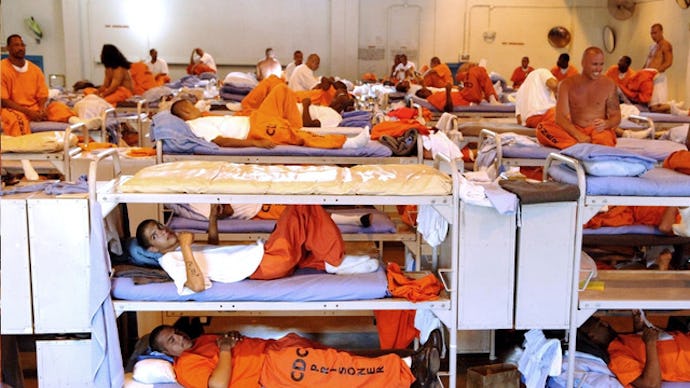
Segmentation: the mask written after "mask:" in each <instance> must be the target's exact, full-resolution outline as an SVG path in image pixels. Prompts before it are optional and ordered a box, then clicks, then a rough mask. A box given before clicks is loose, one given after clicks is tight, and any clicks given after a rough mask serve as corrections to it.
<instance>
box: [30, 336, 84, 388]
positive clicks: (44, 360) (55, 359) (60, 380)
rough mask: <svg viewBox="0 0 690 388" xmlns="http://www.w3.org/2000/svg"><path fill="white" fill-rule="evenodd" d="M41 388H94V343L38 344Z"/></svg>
mask: <svg viewBox="0 0 690 388" xmlns="http://www.w3.org/2000/svg"><path fill="white" fill-rule="evenodd" d="M36 370H37V372H38V386H39V387H41V388H52V387H55V388H63V387H79V388H83V387H93V379H92V374H93V372H92V365H91V340H48V341H36Z"/></svg>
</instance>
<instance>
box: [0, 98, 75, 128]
mask: <svg viewBox="0 0 690 388" xmlns="http://www.w3.org/2000/svg"><path fill="white" fill-rule="evenodd" d="M46 113H47V116H48V117H47V121H57V122H61V123H66V122H67V120H69V118H70V117H72V116H76V114H75V113H74V111H73V110H72V109H70V108H69V107H68V106H67V105H65V104H63V103H61V102H58V101H53V102H51V103H50V104H48V107H47V109H46ZM0 119H1V120H2V133H3V134H5V135H7V136H19V135H28V134H29V133H31V127H30V124H29V123H30V121H29V118H28V117H26V115H25V114H24V113H22V112H19V111H16V110H13V109H0Z"/></svg>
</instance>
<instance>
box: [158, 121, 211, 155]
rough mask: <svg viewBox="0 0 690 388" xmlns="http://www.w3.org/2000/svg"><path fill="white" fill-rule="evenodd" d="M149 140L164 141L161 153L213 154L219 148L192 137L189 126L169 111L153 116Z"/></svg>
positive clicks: (194, 136)
mask: <svg viewBox="0 0 690 388" xmlns="http://www.w3.org/2000/svg"><path fill="white" fill-rule="evenodd" d="M150 136H151V140H152V141H157V140H164V142H163V152H169V153H184V154H213V153H217V151H218V149H219V148H220V146H218V145H217V144H215V143H211V142H209V141H206V140H204V139H202V138H200V137H197V136H196V135H194V133H193V132H192V130H191V129H190V128H189V125H188V124H187V123H186V122H185V121H184V120H182V119H181V118H179V117H177V116H175V115H173V114H172V113H170V111H162V112H159V113H157V114H156V115H155V116H153V121H152V123H151V133H150Z"/></svg>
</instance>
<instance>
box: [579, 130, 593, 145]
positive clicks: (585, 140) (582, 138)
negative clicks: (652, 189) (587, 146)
mask: <svg viewBox="0 0 690 388" xmlns="http://www.w3.org/2000/svg"><path fill="white" fill-rule="evenodd" d="M575 138H576V139H577V142H578V143H591V142H592V138H591V137H589V136H587V135H585V134H584V133H581V132H580V133H577V134H576V135H575Z"/></svg>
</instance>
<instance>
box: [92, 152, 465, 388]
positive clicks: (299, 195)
mask: <svg viewBox="0 0 690 388" xmlns="http://www.w3.org/2000/svg"><path fill="white" fill-rule="evenodd" d="M106 157H113V161H114V163H113V168H114V170H115V176H116V177H117V178H115V179H114V180H112V181H109V182H98V183H96V182H95V176H96V171H97V169H98V162H99V161H101V160H102V159H104V158H106ZM446 165H447V166H446ZM443 166H446V167H445V168H444V171H446V172H441V171H440V170H438V169H435V168H434V167H430V166H425V165H367V166H354V167H351V168H346V167H335V166H264V165H242V164H234V163H227V162H209V161H190V162H175V163H166V164H161V165H154V166H151V167H149V168H146V169H144V170H141V171H139V173H137V174H136V175H135V176H133V177H132V176H129V177H127V176H120V167H119V161H118V158H117V155H116V153H115V152H113V151H112V150H108V151H105V152H103V153H101V154H99V155H98V156H97V157H96V160H94V162H92V164H91V166H90V171H89V177H90V178H93V179H90V180H89V182H91V183H90V188H89V189H90V191H89V197H90V201H91V202H92V203H96V202H97V203H99V204H100V205H101V207H102V208H103V214H107V213H109V212H110V211H111V210H112V209H113V208H114V207H115V206H117V205H118V204H120V203H188V202H197V203H198V202H207V203H284V204H322V205H358V204H366V205H377V204H378V205H384V204H385V205H397V204H401V205H402V204H405V205H407V204H417V205H426V206H430V207H432V208H433V209H435V210H436V211H437V212H438V214H439V216H440V217H442V218H443V219H444V220H445V221H446V222H448V223H449V224H450V232H449V234H450V235H449V236H447V237H446V239H445V241H444V243H443V244H442V245H441V246H440V249H439V251H440V255H439V261H438V265H439V268H438V269H435V270H436V272H437V276H438V277H439V278H440V280H441V281H442V283H443V284H444V286H445V291H442V294H441V296H440V298H439V299H437V300H433V301H427V302H417V303H415V302H411V301H408V300H405V299H401V298H391V297H386V295H385V294H386V293H385V288H386V286H385V281H384V282H383V283H381V279H384V280H385V274H384V273H383V272H382V271H378V272H374V273H371V274H365V275H366V277H370V278H375V280H376V279H378V281H375V283H374V284H375V285H374V286H373V287H374V291H373V292H369V294H368V295H367V296H364V297H362V296H351V295H345V296H343V295H339V296H335V295H332V296H330V297H328V296H324V295H325V293H324V290H323V289H321V290H320V294H319V295H311V296H309V297H306V298H300V299H299V300H296V299H295V298H287V297H282V298H278V300H276V298H275V295H269V296H268V297H267V298H268V299H270V300H259V301H257V300H251V299H252V298H250V297H247V298H242V297H240V300H235V298H230V297H227V295H225V296H216V297H215V300H209V301H203V300H198V301H192V300H189V301H180V300H143V298H142V297H139V298H135V300H124V299H114V300H113V304H114V308H115V311H116V314H118V315H119V314H122V313H123V312H126V311H182V312H184V311H187V312H192V311H245V312H252V311H253V312H258V311H261V312H265V313H271V312H273V313H276V312H280V311H296V312H297V311H299V312H300V313H301V314H308V315H320V314H323V313H324V312H326V313H330V314H335V313H346V312H347V311H359V312H362V311H370V310H409V309H412V310H416V309H430V310H432V311H433V312H434V314H435V315H436V316H437V317H438V318H439V319H440V320H441V321H442V322H443V324H444V325H445V326H446V327H447V328H448V330H449V343H450V349H449V354H450V360H449V365H450V367H449V371H448V372H447V373H445V374H446V375H447V376H448V378H449V379H450V386H455V384H456V382H455V380H456V362H457V360H456V358H457V355H456V343H457V332H456V327H457V324H456V322H457V311H456V310H457V297H458V296H457V292H456V291H455V289H454V287H452V285H454V284H457V269H456V266H457V256H458V230H457V225H458V222H457V220H458V212H459V206H458V204H459V194H458V182H459V177H458V172H457V168H456V167H455V165H454V164H451V163H450V161H445V162H444V164H443ZM436 167H441V164H440V162H437V163H436ZM185 171H186V172H185ZM449 174H450V175H449ZM182 175H185V177H182ZM281 176H282V177H283V178H280V177H281ZM261 177H263V179H260V178H261ZM257 178H259V179H257ZM267 178H270V179H267ZM376 183H378V184H376ZM191 185H193V186H195V188H194V187H192V186H191ZM309 276H317V277H323V276H330V277H331V278H333V276H331V275H321V274H317V275H301V276H295V277H291V278H284V279H278V280H277V282H292V281H294V280H295V279H294V278H300V277H302V278H303V279H308V277H309ZM348 279H350V278H348ZM298 280H302V279H298ZM322 280H323V279H321V278H319V279H318V280H316V281H317V282H318V284H319V285H320V286H319V287H318V288H323V283H321V281H322ZM334 280H338V281H341V282H342V280H341V279H334ZM360 280H362V279H360ZM312 281H315V280H312ZM358 281H359V280H358ZM250 282H255V281H253V280H247V279H245V280H243V281H242V282H241V284H242V285H245V284H246V285H249V284H250ZM257 282H276V281H273V280H272V281H257ZM268 284H273V283H268ZM275 284H276V285H277V284H278V283H275ZM449 285H451V286H450V287H449ZM112 286H113V288H112V295H113V296H115V298H117V296H118V295H119V294H118V293H119V292H120V290H119V289H117V288H118V284H117V282H113V283H112ZM168 286H169V287H172V289H173V292H174V285H172V284H168ZM216 286H217V284H214V287H212V288H211V289H209V290H207V291H210V290H213V288H216V291H219V292H220V291H222V290H221V287H216ZM228 286H229V287H233V286H234V287H235V288H237V284H234V285H233V284H228ZM294 287H301V288H302V289H300V292H303V291H306V288H307V287H305V286H303V285H297V286H294ZM382 287H383V288H382ZM264 288H267V287H264ZM270 288H272V287H270ZM352 288H363V289H364V287H363V286H362V287H359V286H358V287H351V286H350V287H348V289H352ZM382 291H383V293H382ZM205 292H206V291H205ZM230 292H233V291H230ZM199 294H203V292H202V293H198V294H197V295H199ZM283 294H285V295H287V293H283ZM175 295H176V293H175ZM149 298H153V297H151V296H150V295H149ZM153 299H155V298H153ZM442 375H443V374H442Z"/></svg>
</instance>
